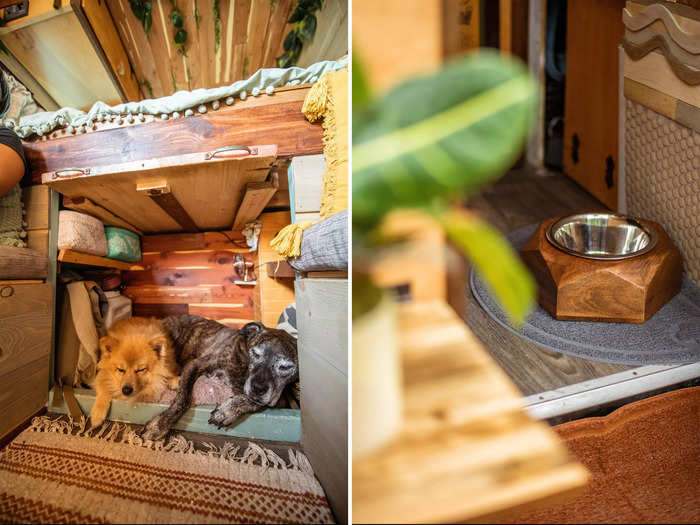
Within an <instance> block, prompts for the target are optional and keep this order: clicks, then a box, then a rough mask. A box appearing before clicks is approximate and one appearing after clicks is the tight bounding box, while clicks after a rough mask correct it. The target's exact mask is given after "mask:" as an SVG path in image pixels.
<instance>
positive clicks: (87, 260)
mask: <svg viewBox="0 0 700 525" xmlns="http://www.w3.org/2000/svg"><path fill="white" fill-rule="evenodd" d="M57 259H58V261H60V262H65V263H73V264H83V265H87V266H99V267H101V268H115V269H117V270H128V269H129V268H131V267H132V266H134V264H133V263H129V262H124V261H118V260H116V259H109V258H107V257H100V256H98V255H90V254H88V253H81V252H76V251H73V250H67V249H62V250H60V251H59V252H58V257H57Z"/></svg>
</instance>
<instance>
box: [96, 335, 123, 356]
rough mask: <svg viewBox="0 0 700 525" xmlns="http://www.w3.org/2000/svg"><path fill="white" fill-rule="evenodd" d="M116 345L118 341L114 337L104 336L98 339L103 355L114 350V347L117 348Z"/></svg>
mask: <svg viewBox="0 0 700 525" xmlns="http://www.w3.org/2000/svg"><path fill="white" fill-rule="evenodd" d="M118 343H119V341H117V340H116V339H115V338H114V337H109V336H108V335H106V336H104V337H103V338H101V339H100V342H99V345H100V350H101V351H102V353H103V354H108V353H110V352H111V351H112V350H113V349H114V347H116V346H117V344H118Z"/></svg>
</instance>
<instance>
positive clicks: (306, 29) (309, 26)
mask: <svg viewBox="0 0 700 525" xmlns="http://www.w3.org/2000/svg"><path fill="white" fill-rule="evenodd" d="M316 23H317V21H316V16H315V15H306V16H305V17H304V20H302V22H301V25H300V27H299V38H301V39H302V40H306V41H307V42H311V41H312V40H313V39H314V35H315V34H316Z"/></svg>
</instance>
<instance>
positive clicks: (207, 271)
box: [123, 230, 256, 328]
mask: <svg viewBox="0 0 700 525" xmlns="http://www.w3.org/2000/svg"><path fill="white" fill-rule="evenodd" d="M248 250H249V247H248V245H247V244H246V242H245V238H244V237H243V235H242V234H241V231H240V230H238V231H228V232H206V233H176V234H164V235H146V236H144V237H143V238H142V255H143V258H142V260H141V265H140V266H141V267H142V268H143V270H129V271H126V272H124V273H123V279H124V282H125V283H126V289H125V290H124V294H125V295H126V296H128V297H129V298H130V299H131V300H132V302H133V315H135V316H155V317H166V316H168V315H177V314H193V315H201V316H202V317H207V318H209V319H214V320H216V321H219V322H221V323H223V324H226V325H227V326H230V327H232V328H239V327H240V326H243V325H244V324H245V323H248V322H251V321H254V320H256V318H255V309H254V302H253V296H254V290H253V289H254V286H251V285H239V284H236V283H235V281H240V280H241V278H240V277H239V276H238V275H237V274H236V271H235V270H234V267H233V259H234V257H235V255H236V254H238V253H241V254H243V257H244V258H245V259H246V260H248V261H251V262H253V263H254V262H255V254H254V253H247V252H248Z"/></svg>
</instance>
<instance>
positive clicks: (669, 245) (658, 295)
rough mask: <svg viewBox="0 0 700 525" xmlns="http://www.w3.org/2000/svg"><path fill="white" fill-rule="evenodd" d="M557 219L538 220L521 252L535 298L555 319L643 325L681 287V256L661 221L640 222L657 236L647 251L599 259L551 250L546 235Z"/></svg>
mask: <svg viewBox="0 0 700 525" xmlns="http://www.w3.org/2000/svg"><path fill="white" fill-rule="evenodd" d="M555 220H557V219H556V218H552V219H547V220H545V221H543V222H542V223H540V225H539V227H538V228H537V230H536V231H535V233H533V234H532V237H530V239H529V240H528V241H527V243H526V244H525V246H524V247H523V249H522V250H521V251H520V255H521V257H522V258H523V260H524V261H525V263H526V264H527V265H528V266H529V267H530V270H532V272H533V274H534V276H535V279H536V280H537V284H538V297H537V301H538V302H539V303H540V306H542V308H544V309H545V310H547V311H548V312H549V313H550V314H551V315H552V316H553V317H554V318H556V319H559V320H562V321H608V322H616V323H643V322H644V321H646V320H647V319H649V318H650V317H651V316H652V315H654V313H655V312H656V311H657V310H658V309H659V308H661V307H662V306H663V305H664V304H665V303H666V302H667V301H669V300H670V299H671V298H672V297H673V296H674V295H676V294H677V293H678V291H679V290H680V288H681V278H682V275H683V262H682V259H681V255H680V252H679V251H678V249H677V248H676V246H675V245H674V244H673V241H672V240H671V238H670V237H669V236H668V235H667V234H666V232H665V231H664V229H663V227H662V226H661V225H660V224H658V223H656V222H653V221H647V220H644V221H642V222H643V224H644V226H645V227H647V228H653V229H654V230H655V231H656V232H657V233H658V235H659V241H658V244H657V245H656V247H655V248H654V249H653V250H651V251H650V252H648V253H646V254H643V255H639V256H637V257H631V258H629V259H622V260H617V261H603V260H593V259H585V258H583V257H577V256H575V255H569V254H567V253H564V252H563V251H561V250H559V249H558V248H555V247H554V246H553V245H552V244H551V243H550V242H549V241H548V240H547V238H546V236H545V232H546V231H547V228H549V226H550V225H551V224H552V223H553V222H554V221H555Z"/></svg>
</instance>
